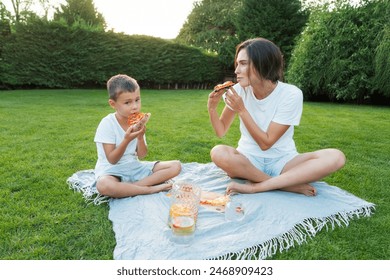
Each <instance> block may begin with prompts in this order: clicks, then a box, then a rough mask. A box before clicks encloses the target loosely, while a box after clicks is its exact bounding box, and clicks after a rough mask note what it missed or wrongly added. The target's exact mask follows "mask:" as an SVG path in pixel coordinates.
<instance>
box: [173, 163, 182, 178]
mask: <svg viewBox="0 0 390 280" xmlns="http://www.w3.org/2000/svg"><path fill="white" fill-rule="evenodd" d="M171 169H172V173H173V174H174V176H176V175H179V174H180V172H181V162H180V161H179V160H172V162H171Z"/></svg>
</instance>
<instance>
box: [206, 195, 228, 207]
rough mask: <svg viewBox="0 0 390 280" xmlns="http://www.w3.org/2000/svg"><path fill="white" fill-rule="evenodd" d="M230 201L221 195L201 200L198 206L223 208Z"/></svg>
mask: <svg viewBox="0 0 390 280" xmlns="http://www.w3.org/2000/svg"><path fill="white" fill-rule="evenodd" d="M229 200H230V198H229V196H228V195H223V196H220V197H217V198H214V199H201V201H200V204H204V205H211V206H225V205H226V203H228V202H229Z"/></svg>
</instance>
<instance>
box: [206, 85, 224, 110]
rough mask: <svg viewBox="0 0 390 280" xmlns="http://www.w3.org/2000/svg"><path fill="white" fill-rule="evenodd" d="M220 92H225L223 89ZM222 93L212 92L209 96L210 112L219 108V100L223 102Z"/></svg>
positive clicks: (208, 106)
mask: <svg viewBox="0 0 390 280" xmlns="http://www.w3.org/2000/svg"><path fill="white" fill-rule="evenodd" d="M220 91H223V89H221V90H220ZM220 91H212V92H211V93H210V94H209V99H208V102H207V108H208V109H209V110H210V109H213V110H215V109H216V108H217V107H218V103H219V100H221V96H222V94H221V92H220Z"/></svg>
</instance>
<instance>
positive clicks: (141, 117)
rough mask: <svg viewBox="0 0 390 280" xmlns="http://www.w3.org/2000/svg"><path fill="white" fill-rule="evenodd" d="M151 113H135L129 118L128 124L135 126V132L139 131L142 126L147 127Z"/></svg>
mask: <svg viewBox="0 0 390 280" xmlns="http://www.w3.org/2000/svg"><path fill="white" fill-rule="evenodd" d="M150 116H151V113H141V112H138V113H133V114H131V115H130V116H129V117H128V118H127V124H128V125H129V126H134V128H133V130H134V131H138V130H140V129H141V127H142V126H144V125H146V123H147V122H148V121H149V118H150Z"/></svg>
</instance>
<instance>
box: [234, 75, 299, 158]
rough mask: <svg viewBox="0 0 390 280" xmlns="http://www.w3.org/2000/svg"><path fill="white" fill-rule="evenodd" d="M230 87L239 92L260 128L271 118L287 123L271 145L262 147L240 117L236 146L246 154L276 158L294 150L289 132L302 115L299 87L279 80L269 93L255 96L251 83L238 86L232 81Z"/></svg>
mask: <svg viewBox="0 0 390 280" xmlns="http://www.w3.org/2000/svg"><path fill="white" fill-rule="evenodd" d="M234 89H235V90H236V91H237V93H238V95H239V96H241V98H242V100H243V102H244V105H245V107H246V109H247V110H248V112H249V113H250V115H251V116H252V118H253V120H254V121H255V122H256V124H257V125H258V126H259V127H260V128H261V129H262V130H263V131H267V129H268V126H269V124H270V123H271V121H273V122H275V123H279V124H284V125H290V127H289V128H288V130H287V131H286V132H285V133H284V134H283V135H282V137H280V139H279V140H278V141H276V143H275V144H274V145H273V146H272V147H271V148H269V149H268V150H266V151H263V150H261V149H260V146H259V145H258V144H257V143H256V141H255V140H254V139H253V138H252V136H251V135H250V133H249V132H248V130H247V129H246V127H245V125H244V123H243V122H242V120H241V119H240V131H241V138H240V140H239V141H238V147H237V150H238V151H239V152H240V153H242V154H244V155H247V154H248V155H251V156H255V157H262V158H276V157H281V156H284V155H286V154H289V153H296V152H297V150H296V147H295V142H294V139H293V136H294V126H295V125H299V122H300V119H301V115H302V108H303V94H302V91H301V90H300V89H299V88H297V87H296V86H294V85H290V84H287V83H283V82H280V81H279V82H278V84H277V86H276V88H275V89H274V90H273V91H272V92H271V94H270V95H268V96H267V97H266V98H264V99H262V100H259V99H257V98H256V97H255V95H254V94H253V91H252V87H251V86H249V87H246V88H242V87H241V86H240V85H239V84H236V85H235V86H234Z"/></svg>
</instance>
